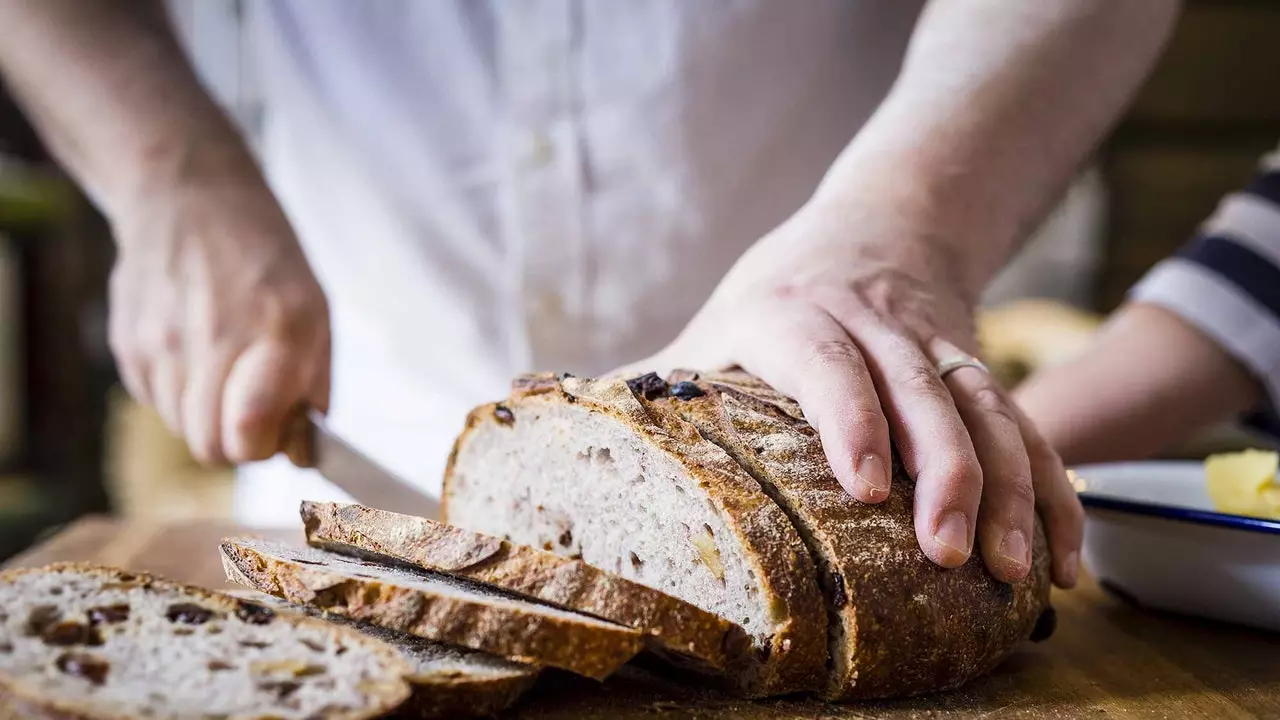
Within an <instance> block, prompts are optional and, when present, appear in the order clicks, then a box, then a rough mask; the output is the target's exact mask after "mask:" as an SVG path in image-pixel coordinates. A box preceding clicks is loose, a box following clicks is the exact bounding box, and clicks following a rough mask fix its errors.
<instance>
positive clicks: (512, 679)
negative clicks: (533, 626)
mask: <svg viewBox="0 0 1280 720" xmlns="http://www.w3.org/2000/svg"><path fill="white" fill-rule="evenodd" d="M228 594H229V595H231V596H233V597H237V598H242V599H245V600H249V601H252V602H256V603H259V604H262V605H266V606H267V607H270V608H272V609H273V610H276V611H278V612H290V613H297V614H302V615H306V616H307V617H313V618H318V619H322V620H324V621H325V622H328V623H333V624H337V625H341V626H343V627H349V628H351V629H353V630H356V631H358V632H361V633H364V634H365V635H369V636H370V637H373V638H374V639H377V640H381V641H382V642H385V643H386V644H387V645H389V646H391V647H393V648H395V649H396V651H397V652H399V653H401V654H402V655H403V656H404V658H405V660H406V661H407V662H408V663H409V665H410V671H409V674H408V675H406V677H405V679H406V680H407V681H408V682H409V686H410V687H411V688H412V694H410V695H409V699H408V700H406V701H405V702H404V704H403V705H401V706H400V708H399V709H398V710H397V712H396V716H397V717H413V718H456V717H480V716H490V715H494V714H496V713H498V712H499V711H502V710H505V709H506V708H508V707H511V706H512V705H514V704H515V702H516V700H518V699H520V696H521V695H523V694H524V692H525V691H526V690H528V689H529V688H530V687H532V686H533V683H534V682H535V681H536V680H537V679H538V674H539V668H538V667H536V666H533V665H522V664H519V663H513V662H509V661H506V660H502V659H499V658H496V657H494V656H492V655H487V654H485V653H480V652H478V651H475V650H467V649H465V648H455V647H451V646H447V645H441V644H439V643H435V642H433V641H431V640H426V639H423V638H419V637H415V636H413V635H408V634H406V633H401V632H397V631H395V630H387V629H386V628H380V627H377V626H376V625H370V624H369V623H364V622H360V621H358V620H352V619H350V618H346V617H342V616H340V615H330V614H328V613H326V612H325V611H323V610H321V609H319V608H314V607H309V606H306V605H294V604H293V603H290V602H288V601H287V600H283V599H281V598H278V597H275V596H274V595H267V594H264V593H260V592H257V591H256V590H233V591H231V592H229V593H228ZM424 655H427V656H428V657H429V659H428V660H426V661H423V660H422V657H423V656H424ZM437 657H441V658H442V659H441V660H437V659H436V658H437ZM446 658H447V659H446Z"/></svg>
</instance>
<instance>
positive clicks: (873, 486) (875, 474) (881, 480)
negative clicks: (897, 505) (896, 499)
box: [856, 455, 889, 498]
mask: <svg viewBox="0 0 1280 720" xmlns="http://www.w3.org/2000/svg"><path fill="white" fill-rule="evenodd" d="M856 472H857V474H858V481H859V482H861V483H862V484H863V485H864V486H865V487H866V489H867V494H868V495H870V496H871V497H872V498H877V497H881V496H884V495H888V494H889V473H888V472H887V471H886V470H885V467H884V460H882V459H880V456H879V455H863V456H862V459H861V460H859V461H858V469H857V471H856Z"/></svg>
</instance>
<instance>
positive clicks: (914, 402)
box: [813, 291, 982, 567]
mask: <svg viewBox="0 0 1280 720" xmlns="http://www.w3.org/2000/svg"><path fill="white" fill-rule="evenodd" d="M813 298H814V300H815V301H816V302H817V303H818V304H819V305H820V306H821V307H823V308H825V309H826V310H827V311H828V312H829V313H831V315H832V316H833V317H835V318H836V319H838V320H839V321H840V324H841V325H842V326H843V327H844V328H847V329H850V330H853V331H856V333H857V339H858V345H859V347H861V348H862V351H863V356H864V358H865V359H866V363H867V367H868V369H869V370H870V372H871V376H872V378H873V379H874V381H875V387H876V388H878V390H879V393H880V400H881V404H882V406H883V412H884V415H885V416H886V417H887V419H888V421H889V425H890V427H891V428H892V431H893V437H894V439H895V440H896V441H897V444H898V451H899V452H900V453H901V454H902V461H903V464H904V465H905V466H906V469H907V472H909V473H911V474H912V475H913V476H915V478H916V496H915V501H916V509H915V526H916V537H917V539H918V540H919V541H920V548H921V550H923V551H924V554H925V555H926V556H927V557H928V558H929V559H930V560H932V561H934V562H935V563H937V564H939V565H941V566H943V567H957V566H959V565H962V564H964V562H965V561H966V560H968V559H969V555H970V554H971V553H972V552H973V539H974V533H975V528H976V525H977V523H976V521H977V517H978V506H979V502H980V501H981V498H982V467H981V466H980V465H979V464H978V457H977V454H976V452H975V451H974V447H973V443H972V441H971V440H970V438H969V432H968V429H967V428H966V427H965V424H964V421H963V420H962V419H961V417H960V414H959V412H958V411H957V410H956V406H955V403H954V402H953V401H952V398H951V392H950V390H949V389H948V388H947V386H946V385H944V384H943V382H942V380H941V379H940V378H939V377H938V373H937V371H936V370H935V368H934V363H933V362H932V361H931V360H930V359H929V358H928V357H927V356H926V355H925V353H924V351H923V350H922V349H921V348H920V346H919V344H918V343H917V342H916V341H915V340H914V339H912V338H910V337H908V336H907V335H906V334H905V333H904V332H902V331H901V330H899V329H896V328H890V327H887V326H886V325H885V324H884V322H883V321H882V320H881V319H880V318H879V316H877V315H876V314H875V313H871V312H867V311H866V309H865V308H864V307H863V306H861V305H859V304H858V303H856V302H855V301H854V300H853V298H852V297H851V296H849V295H847V294H843V293H837V292H829V291H819V292H817V293H814V295H813Z"/></svg>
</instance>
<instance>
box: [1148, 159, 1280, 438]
mask: <svg viewBox="0 0 1280 720" xmlns="http://www.w3.org/2000/svg"><path fill="white" fill-rule="evenodd" d="M1130 298H1131V299H1132V300H1135V301H1139V302H1144V303H1149V304H1152V305H1156V306H1159V307H1161V308H1164V309H1166V310H1168V311H1170V312H1172V313H1174V314H1176V315H1178V316H1179V317H1181V318H1182V319H1183V320H1184V321H1186V322H1188V323H1190V324H1191V325H1192V326H1194V327H1195V328H1197V329H1198V330H1200V331H1201V332H1203V333H1204V334H1205V335H1207V336H1208V337H1210V338H1212V339H1213V340H1214V341H1215V342H1217V343H1218V345H1220V346H1221V347H1222V348H1223V349H1224V350H1225V351H1226V352H1228V353H1229V354H1231V355H1232V356H1233V357H1235V358H1236V359H1237V360H1238V361H1240V363H1242V364H1243V365H1244V366H1245V367H1247V368H1248V369H1249V370H1250V371H1251V372H1252V373H1253V374H1254V375H1255V376H1256V377H1257V378H1258V379H1259V380H1261V381H1262V383H1263V384H1264V386H1265V387H1266V390H1267V394H1268V396H1269V398H1270V401H1271V402H1270V403H1269V408H1268V409H1266V410H1264V411H1263V412H1261V413H1259V415H1257V416H1256V417H1252V418H1249V421H1250V424H1252V425H1254V426H1255V427H1257V428H1258V429H1260V430H1263V431H1265V432H1267V433H1268V434H1270V435H1273V436H1280V421H1278V418H1277V413H1276V412H1275V408H1280V155H1272V156H1269V157H1268V158H1267V159H1266V160H1264V161H1263V165H1262V172H1261V173H1260V174H1259V175H1258V176H1257V177H1256V178H1255V179H1254V180H1253V182H1252V183H1250V184H1249V186H1248V187H1246V188H1245V189H1244V190H1241V191H1240V192H1236V193H1233V194H1231V195H1228V196H1227V197H1226V198H1224V199H1223V200H1222V202H1221V203H1220V204H1219V205H1218V208H1217V210H1216V211H1215V212H1214V214H1213V215H1212V216H1211V217H1210V218H1209V219H1208V220H1207V221H1206V222H1205V223H1204V224H1203V225H1202V226H1201V228H1200V232H1199V233H1198V234H1197V236H1196V237H1195V238H1194V239H1192V240H1191V241H1190V242H1189V243H1187V245H1186V246H1184V247H1183V249H1182V250H1181V251H1180V252H1179V253H1178V255H1176V256H1174V257H1172V258H1169V259H1166V260H1164V261H1162V262H1161V263H1159V264H1158V265H1156V266H1155V267H1154V268H1152V270H1151V271H1150V272H1149V273H1148V274H1147V275H1146V276H1145V277H1144V278H1143V279H1142V280H1141V281H1140V282H1139V283H1138V284H1137V285H1135V286H1134V288H1133V289H1132V290H1131V291H1130Z"/></svg>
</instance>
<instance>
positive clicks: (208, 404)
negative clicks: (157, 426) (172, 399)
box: [182, 351, 235, 465]
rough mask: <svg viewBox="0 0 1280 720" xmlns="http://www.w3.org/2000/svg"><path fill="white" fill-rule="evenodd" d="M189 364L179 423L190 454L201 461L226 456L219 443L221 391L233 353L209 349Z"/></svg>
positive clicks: (215, 461) (208, 462)
mask: <svg viewBox="0 0 1280 720" xmlns="http://www.w3.org/2000/svg"><path fill="white" fill-rule="evenodd" d="M208 354H209V355H212V357H208V358H207V359H205V360H203V361H198V362H197V363H196V364H195V365H194V366H193V367H192V368H191V373H190V377H189V378H188V381H187V386H186V388H185V390H184V392H183V394H182V427H183V433H184V435H185V436H186V438H187V444H188V445H189V446H190V448H191V455H192V457H194V458H195V459H196V460H198V461H199V462H200V463H202V464H204V465H215V464H220V463H224V462H226V460H227V456H226V453H224V452H223V447H222V394H223V388H224V387H225V385H226V380H227V374H228V373H229V372H230V370H231V363H232V361H233V360H234V357H235V356H234V355H232V354H231V353H228V352H225V351H223V352H217V353H215V352H210V353H208Z"/></svg>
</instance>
